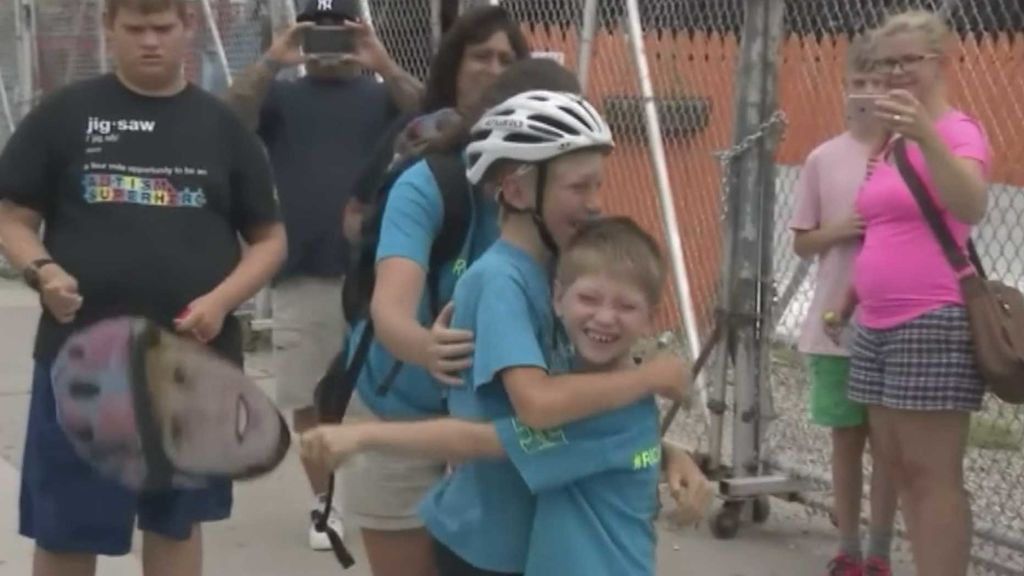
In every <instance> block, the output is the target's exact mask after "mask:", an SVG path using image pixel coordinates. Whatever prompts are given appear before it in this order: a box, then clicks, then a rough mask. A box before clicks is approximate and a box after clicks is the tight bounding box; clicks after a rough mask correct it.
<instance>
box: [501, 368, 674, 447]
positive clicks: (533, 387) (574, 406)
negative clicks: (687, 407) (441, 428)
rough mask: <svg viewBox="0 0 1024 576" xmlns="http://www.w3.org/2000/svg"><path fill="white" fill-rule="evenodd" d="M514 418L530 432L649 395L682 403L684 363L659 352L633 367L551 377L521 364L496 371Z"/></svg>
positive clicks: (580, 418) (616, 407) (619, 406)
mask: <svg viewBox="0 0 1024 576" xmlns="http://www.w3.org/2000/svg"><path fill="white" fill-rule="evenodd" d="M501 379H502V381H503V382H504V384H505V390H506V391H507V392H508V396H509V400H511V402H512V406H513V407H514V408H515V412H516V415H517V416H518V417H519V419H520V420H521V421H522V422H523V424H526V425H527V426H529V427H531V428H538V429H545V428H555V427H558V426H562V425H563V424H566V423H569V422H573V421H576V420H582V419H584V418H588V417H590V416H594V415H597V414H601V413H603V412H609V411H611V410H615V409H618V408H622V407H624V406H628V405H630V404H632V403H634V402H637V401H638V400H641V399H643V398H646V397H648V396H652V395H655V394H657V395H660V396H664V397H665V398H668V399H670V400H673V401H677V400H683V399H684V397H685V395H686V391H687V390H688V389H689V387H690V367H689V363H688V362H686V361H685V360H684V359H682V358H680V357H678V356H676V355H674V354H671V353H662V354H659V355H658V356H656V357H654V358H652V359H650V360H648V361H647V362H644V363H643V364H641V365H640V366H639V367H637V368H631V369H625V370H617V371H614V372H600V373H579V374H564V375H559V376H551V375H549V374H548V373H547V372H546V371H545V370H543V369H541V368H538V367H533V366H529V367H527V366H522V367H514V368H508V369H506V370H504V371H502V373H501Z"/></svg>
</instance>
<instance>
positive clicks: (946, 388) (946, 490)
mask: <svg viewBox="0 0 1024 576" xmlns="http://www.w3.org/2000/svg"><path fill="white" fill-rule="evenodd" d="M951 40H952V38H951V34H950V32H949V29H948V28H947V27H946V24H945V23H944V22H943V21H942V19H941V18H940V17H939V16H937V15H935V14H933V13H931V12H925V11H911V12H905V13H902V14H898V15H895V16H892V17H890V18H889V19H888V20H886V22H885V23H884V24H883V25H882V26H881V27H880V28H879V29H877V30H876V31H874V33H873V41H872V43H873V49H872V51H873V59H874V62H875V70H876V71H877V72H878V73H879V74H881V78H882V80H883V82H884V85H885V87H886V92H885V94H884V95H883V96H882V97H880V98H879V99H878V100H876V101H875V103H874V113H875V116H876V118H877V120H878V121H879V122H880V123H881V124H882V125H883V126H884V127H885V129H886V130H887V131H888V132H889V134H890V135H891V137H890V138H889V139H888V141H887V143H886V144H885V146H884V147H883V149H882V150H881V151H880V153H879V155H878V157H877V158H876V160H875V161H874V162H873V168H872V169H871V171H870V173H869V175H868V177H867V179H866V180H865V182H864V184H863V186H862V188H861V190H860V193H859V195H858V198H857V202H856V207H857V211H858V212H859V213H860V215H861V217H862V218H863V219H864V222H865V234H864V243H863V246H862V248H861V250H860V253H859V255H858V256H857V259H856V262H855V265H854V272H853V274H854V294H852V295H851V296H852V297H851V298H850V299H849V301H848V302H846V303H845V304H844V305H843V306H842V307H841V310H840V312H839V313H838V314H835V313H827V314H826V318H825V320H826V322H828V323H830V324H832V325H833V326H832V327H833V328H834V329H836V332H837V331H838V329H839V328H841V327H842V325H843V324H845V322H846V321H847V320H848V319H849V317H850V316H851V315H852V312H853V310H854V308H856V313H857V316H856V319H857V328H856V335H855V337H854V344H853V352H852V361H851V374H850V385H849V387H850V392H849V396H850V398H851V399H852V400H854V401H856V402H860V403H863V404H866V405H867V406H868V420H869V428H870V434H871V445H872V450H873V453H874V454H873V456H874V459H875V463H876V465H882V466H887V467H889V468H890V471H891V474H892V477H893V478H896V480H897V482H898V484H899V487H900V500H901V502H902V503H903V504H904V518H905V520H906V522H907V524H908V528H909V532H910V539H911V542H912V545H913V555H914V560H915V564H916V566H917V574H919V575H927V576H964V575H965V574H966V572H967V564H968V559H969V556H970V542H971V528H970V526H971V512H970V505H969V503H968V499H967V492H966V490H965V487H964V477H963V459H964V454H965V450H966V443H967V432H968V424H969V421H970V413H971V412H972V411H976V410H978V409H980V408H981V404H982V397H983V395H984V385H983V383H982V380H981V378H980V376H979V374H978V370H977V367H976V365H975V360H974V350H973V345H972V342H971V337H970V333H969V330H968V326H967V314H966V309H965V308H964V300H963V296H962V295H961V293H960V288H959V283H958V277H959V275H958V273H957V272H955V271H954V270H953V268H952V266H951V265H950V264H949V263H948V262H947V260H946V257H945V255H944V253H943V250H942V248H941V247H940V245H939V242H938V241H937V239H936V237H935V235H934V233H933V232H932V230H931V228H930V227H929V224H928V221H927V220H926V219H925V217H924V215H923V213H922V212H921V209H920V207H919V206H918V203H917V201H916V200H915V197H914V195H913V194H912V192H911V188H910V186H909V185H908V184H907V182H906V181H905V179H904V178H903V176H902V175H901V173H900V170H899V168H898V165H897V162H896V153H895V151H896V150H897V149H898V148H899V147H901V146H905V149H906V152H907V157H908V158H909V164H910V166H911V167H912V169H913V171H914V172H916V173H917V174H918V175H919V178H920V179H921V180H922V181H923V183H924V189H925V191H926V193H927V195H928V196H929V197H930V198H931V199H932V200H933V202H934V204H935V205H937V206H938V209H939V212H940V214H941V220H942V223H943V224H944V225H945V226H947V227H948V228H949V230H950V231H951V232H952V234H953V236H954V238H955V240H956V243H957V245H958V248H959V249H960V250H963V251H965V253H966V249H967V241H968V238H969V237H970V234H971V227H972V226H974V225H977V224H978V223H979V222H980V221H981V220H982V218H983V217H984V215H985V208H986V203H987V186H988V184H987V177H988V174H989V168H990V161H991V152H990V148H989V145H988V142H987V140H986V137H985V133H984V131H983V129H982V127H981V126H980V125H979V124H978V122H977V121H976V120H974V119H973V118H971V117H970V116H968V115H967V114H965V113H964V112H962V111H960V110H957V109H955V108H953V107H952V106H951V105H950V103H949V101H948V100H947V82H946V75H947V74H949V73H950V71H951V70H950V69H951V67H952V66H953V65H954V62H955V60H954V59H953V58H952V57H951V56H950V54H949V51H948V46H949V44H950V41H951ZM834 333H835V332H834Z"/></svg>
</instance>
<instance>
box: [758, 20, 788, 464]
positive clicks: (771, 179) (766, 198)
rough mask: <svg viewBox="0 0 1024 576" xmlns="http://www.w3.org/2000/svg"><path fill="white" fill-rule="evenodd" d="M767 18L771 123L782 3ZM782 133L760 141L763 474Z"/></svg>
mask: <svg viewBox="0 0 1024 576" xmlns="http://www.w3.org/2000/svg"><path fill="white" fill-rule="evenodd" d="M766 9H767V14H766V15H765V31H764V34H765V43H766V44H767V46H765V47H764V48H763V49H762V51H761V58H762V64H761V65H762V68H763V82H764V83H763V84H762V90H761V96H762V98H763V100H762V102H761V122H762V124H763V123H764V122H766V121H767V120H768V118H770V117H771V116H772V115H773V114H774V113H775V110H776V108H777V106H778V90H777V85H778V56H779V49H780V47H781V45H782V36H783V13H784V11H785V5H784V3H783V2H769V3H768V5H767V8H766ZM778 134H781V130H780V131H777V132H776V131H774V130H769V131H768V132H766V133H765V135H764V137H763V138H761V140H760V141H759V142H758V151H759V153H760V159H759V164H760V166H759V176H760V186H759V189H758V193H759V195H760V197H761V202H760V204H761V212H760V215H761V226H760V230H761V236H760V238H759V242H760V244H761V251H760V266H759V268H758V270H759V272H758V273H759V275H760V277H759V282H758V293H759V297H758V303H759V310H758V313H757V319H758V327H757V332H756V335H755V337H756V343H757V358H758V368H757V377H756V378H755V379H754V385H755V394H756V401H757V403H758V409H757V413H756V416H755V418H754V446H755V453H756V458H757V470H758V473H760V471H761V462H762V461H763V457H764V448H765V445H766V442H765V439H766V437H767V431H768V425H769V424H770V423H771V421H772V420H774V419H775V417H776V414H775V403H774V401H773V398H772V387H771V364H772V360H771V354H772V337H773V336H774V334H775V316H774V313H773V306H774V302H775V282H774V279H775V270H774V268H775V266H774V262H775V257H774V256H775V253H774V244H775V170H776V167H775V152H776V148H777V145H778V141H777V138H776V136H777V135H778Z"/></svg>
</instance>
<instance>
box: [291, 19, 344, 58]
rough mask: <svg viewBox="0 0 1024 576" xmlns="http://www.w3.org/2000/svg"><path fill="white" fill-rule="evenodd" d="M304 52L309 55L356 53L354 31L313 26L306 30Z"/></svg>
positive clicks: (339, 27) (334, 27)
mask: <svg viewBox="0 0 1024 576" xmlns="http://www.w3.org/2000/svg"><path fill="white" fill-rule="evenodd" d="M302 51H303V52H305V53H306V54H307V55H311V56H315V55H322V54H351V53H352V52H354V51H355V39H354V38H353V36H352V30H349V29H347V28H343V27H341V26H313V27H312V28H310V29H308V30H306V33H305V37H304V38H303V42H302Z"/></svg>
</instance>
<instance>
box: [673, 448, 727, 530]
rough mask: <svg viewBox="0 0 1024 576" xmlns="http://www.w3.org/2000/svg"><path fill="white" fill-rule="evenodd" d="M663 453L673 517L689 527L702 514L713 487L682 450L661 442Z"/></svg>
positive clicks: (705, 510)
mask: <svg viewBox="0 0 1024 576" xmlns="http://www.w3.org/2000/svg"><path fill="white" fill-rule="evenodd" d="M663 453H664V456H663V457H664V458H665V480H666V481H667V483H668V489H669V493H670V494H671V496H672V499H673V500H675V502H676V509H675V513H674V514H673V519H674V520H675V521H676V522H678V523H679V524H681V525H683V526H692V525H694V524H696V523H698V522H700V521H701V520H703V519H704V517H705V516H706V514H707V511H708V509H709V508H710V507H711V501H712V499H713V498H714V495H715V494H714V489H713V488H712V486H711V483H710V482H708V479H707V477H705V476H704V473H703V472H701V470H700V467H699V466H697V463H696V462H694V461H693V458H691V457H690V455H689V454H688V453H686V451H685V450H683V449H682V448H678V447H675V446H672V445H670V444H668V443H663Z"/></svg>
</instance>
